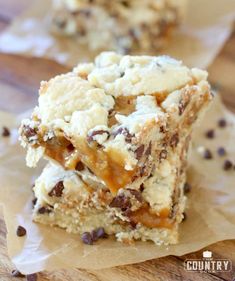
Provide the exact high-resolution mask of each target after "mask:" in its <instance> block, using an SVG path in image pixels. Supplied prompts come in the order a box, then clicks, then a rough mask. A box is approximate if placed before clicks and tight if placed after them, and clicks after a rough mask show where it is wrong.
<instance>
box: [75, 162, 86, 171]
mask: <svg viewBox="0 0 235 281" xmlns="http://www.w3.org/2000/svg"><path fill="white" fill-rule="evenodd" d="M84 169H85V166H84V165H83V163H82V162H81V161H79V162H78V163H77V165H76V168H75V170H76V171H79V172H80V171H83V170H84Z"/></svg>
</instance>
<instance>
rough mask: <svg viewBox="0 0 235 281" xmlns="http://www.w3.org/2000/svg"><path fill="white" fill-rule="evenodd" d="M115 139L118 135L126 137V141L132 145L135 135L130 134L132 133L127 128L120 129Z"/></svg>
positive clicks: (115, 134) (115, 133)
mask: <svg viewBox="0 0 235 281" xmlns="http://www.w3.org/2000/svg"><path fill="white" fill-rule="evenodd" d="M113 135H114V137H116V136H117V135H124V136H125V141H126V142H127V143H130V142H131V140H132V138H133V137H134V135H132V134H130V132H129V131H128V130H127V128H119V129H118V130H117V131H116V132H114V134H113Z"/></svg>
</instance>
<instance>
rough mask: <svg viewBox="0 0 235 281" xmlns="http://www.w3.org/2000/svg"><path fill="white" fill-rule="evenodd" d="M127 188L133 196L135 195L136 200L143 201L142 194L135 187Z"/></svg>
mask: <svg viewBox="0 0 235 281" xmlns="http://www.w3.org/2000/svg"><path fill="white" fill-rule="evenodd" d="M128 190H129V191H130V193H131V194H132V195H133V196H135V198H136V200H138V201H139V202H143V197H142V194H141V193H140V192H139V191H138V190H136V189H128Z"/></svg>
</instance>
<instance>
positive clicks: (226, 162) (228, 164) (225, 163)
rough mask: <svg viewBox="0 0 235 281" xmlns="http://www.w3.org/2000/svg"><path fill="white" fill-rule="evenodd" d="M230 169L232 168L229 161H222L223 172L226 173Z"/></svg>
mask: <svg viewBox="0 0 235 281" xmlns="http://www.w3.org/2000/svg"><path fill="white" fill-rule="evenodd" d="M232 167H233V163H232V162H231V161H230V160H225V161H224V165H223V169H224V170H225V171H228V170H230V169H232Z"/></svg>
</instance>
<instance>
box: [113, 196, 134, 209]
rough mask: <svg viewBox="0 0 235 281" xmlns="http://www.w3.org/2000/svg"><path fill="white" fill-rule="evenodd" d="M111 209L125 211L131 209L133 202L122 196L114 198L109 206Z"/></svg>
mask: <svg viewBox="0 0 235 281" xmlns="http://www.w3.org/2000/svg"><path fill="white" fill-rule="evenodd" d="M109 207H111V208H120V209H121V210H122V211H125V210H127V209H129V208H131V202H130V199H129V198H127V197H125V196H124V195H123V194H121V195H118V196H116V197H114V198H113V200H112V202H111V203H110V204H109Z"/></svg>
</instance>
